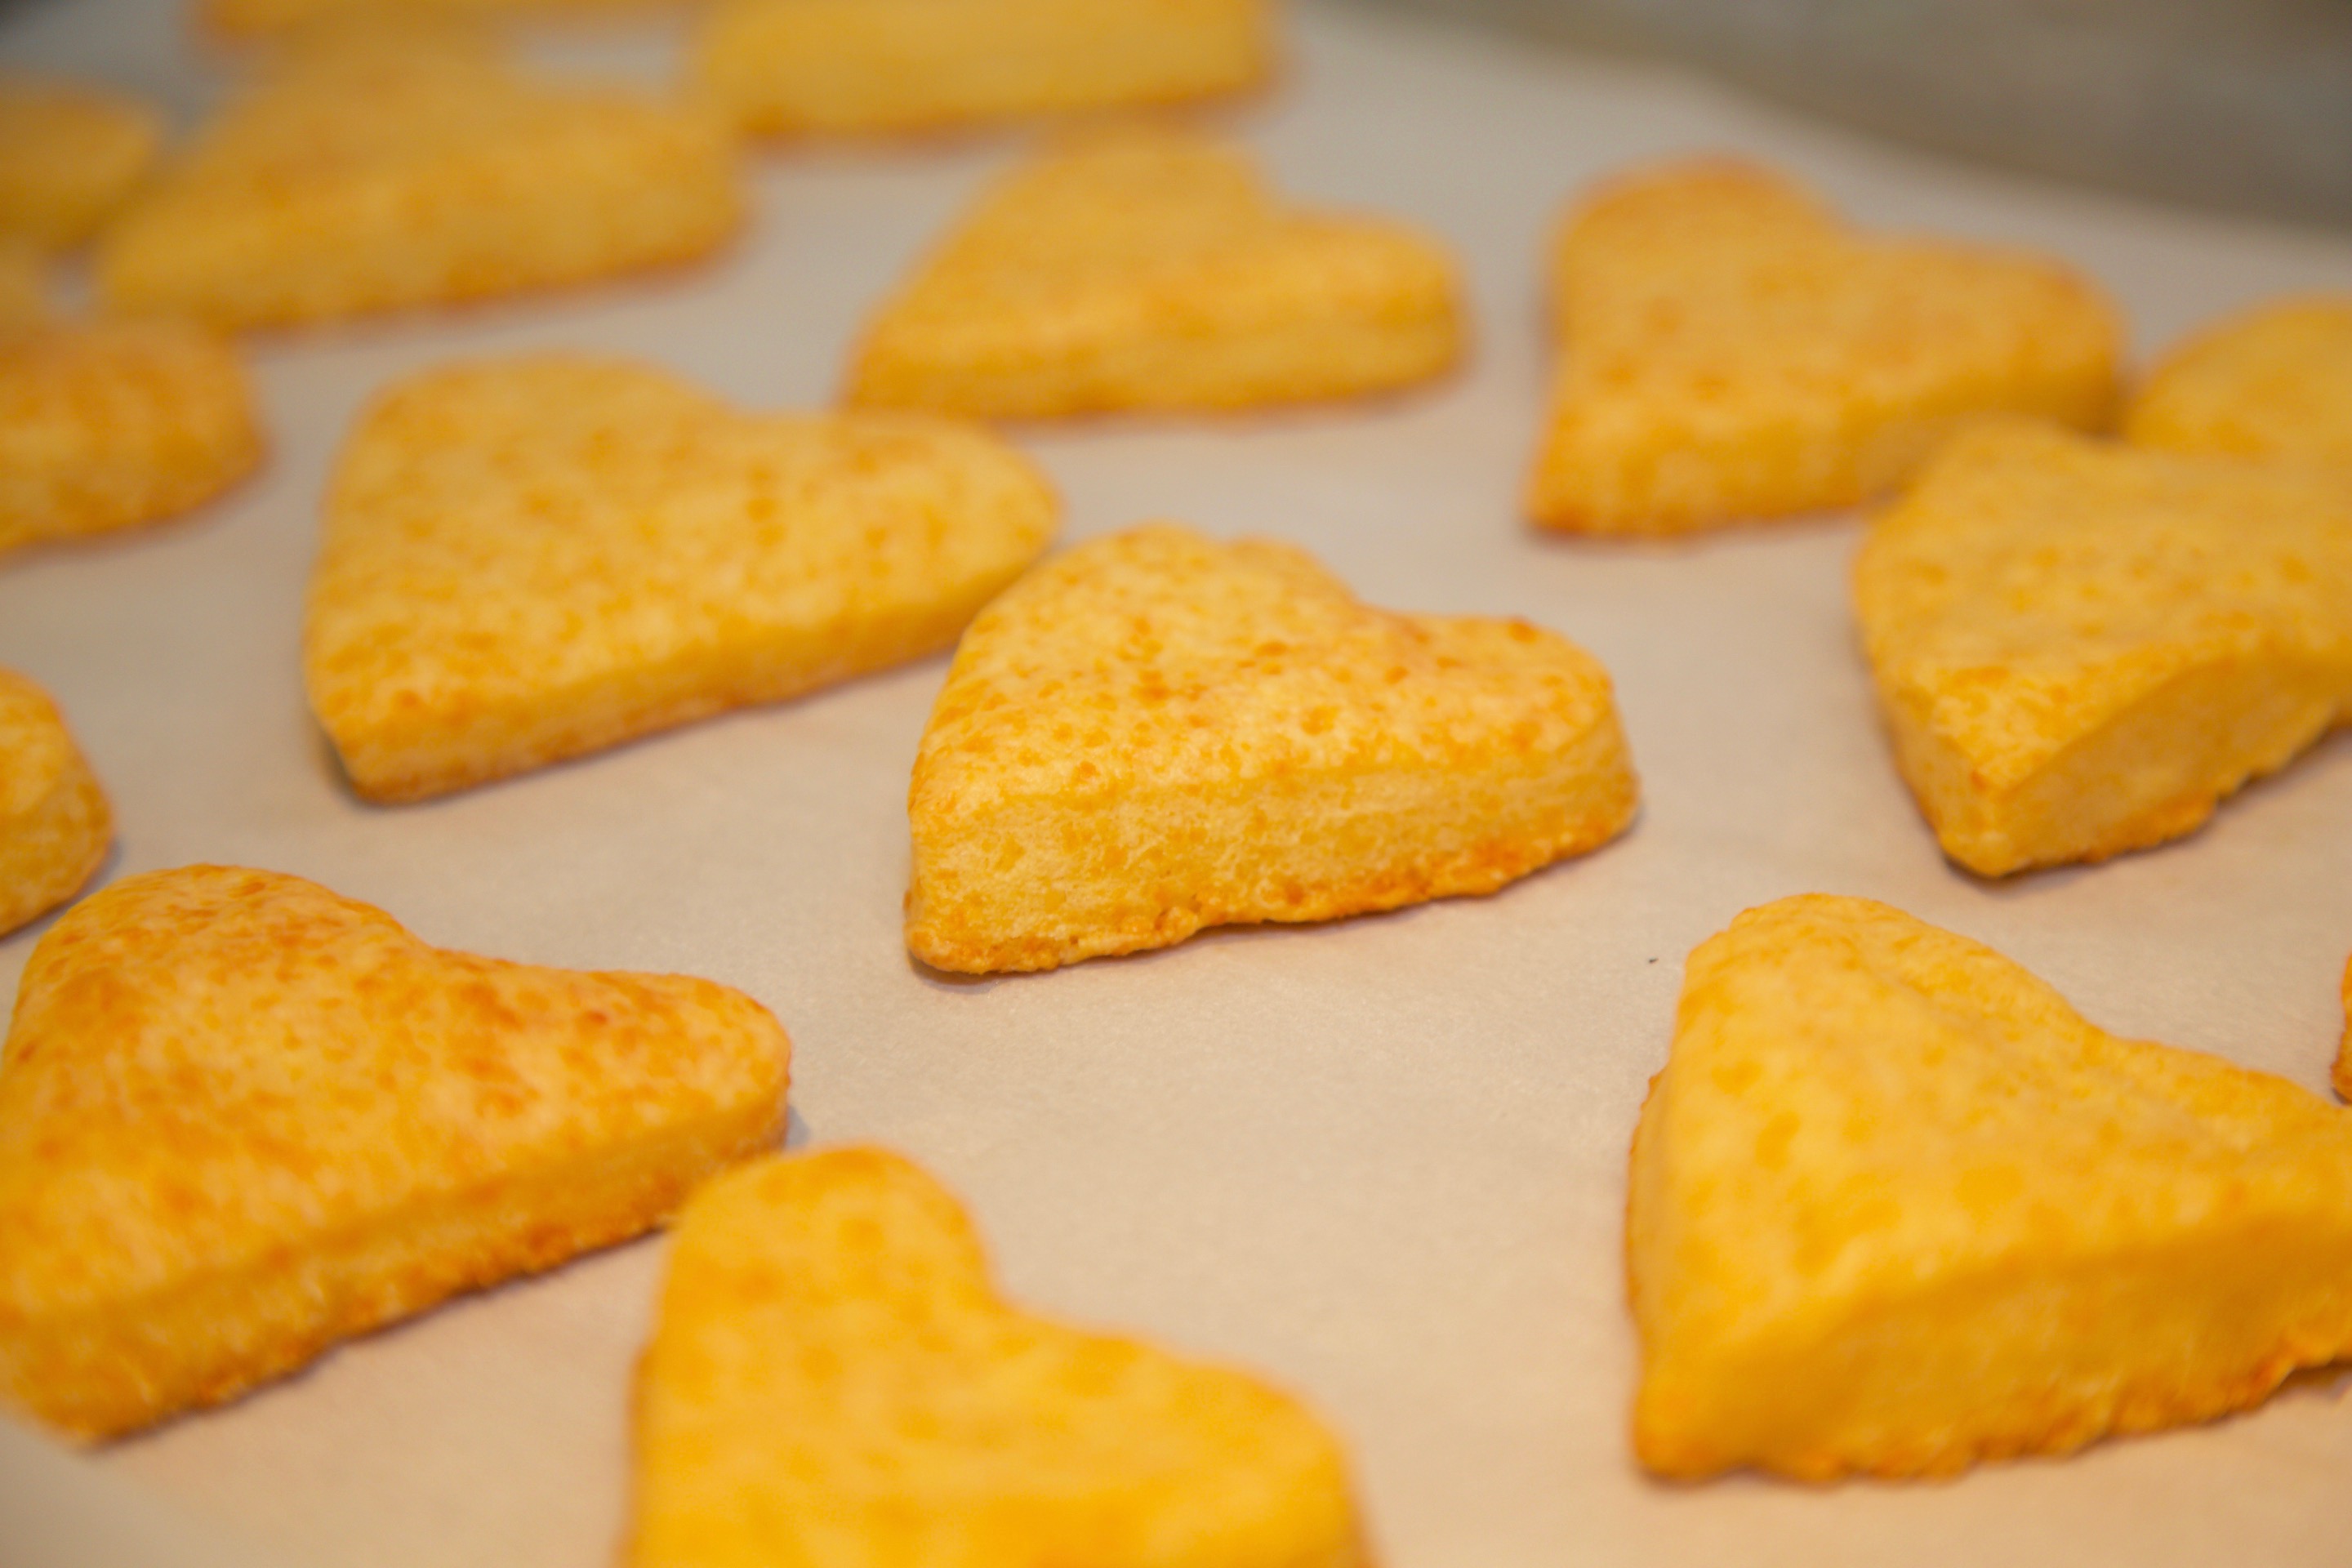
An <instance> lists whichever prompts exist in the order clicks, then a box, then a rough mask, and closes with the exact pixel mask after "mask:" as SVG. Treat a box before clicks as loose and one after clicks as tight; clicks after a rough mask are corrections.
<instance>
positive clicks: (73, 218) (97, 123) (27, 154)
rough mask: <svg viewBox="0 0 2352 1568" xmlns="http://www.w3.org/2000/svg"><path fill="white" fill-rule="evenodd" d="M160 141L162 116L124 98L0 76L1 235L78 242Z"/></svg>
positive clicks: (39, 243) (50, 246)
mask: <svg viewBox="0 0 2352 1568" xmlns="http://www.w3.org/2000/svg"><path fill="white" fill-rule="evenodd" d="M162 146H163V116H162V115H161V114H159V113H158V112H157V111H156V110H155V109H154V107H153V106H152V104H149V103H147V102H145V101H144V100H140V99H137V98H133V97H131V95H130V94H128V93H121V92H115V91H112V90H110V89H105V88H99V87H92V86H89V85H88V84H86V83H82V82H74V81H62V80H56V79H47V78H37V77H24V76H0V237H6V238H9V239H16V240H22V241H24V242H26V244H29V245H32V246H34V247H37V248H39V249H43V250H60V249H63V248H65V247H68V246H71V245H78V244H79V243H80V242H81V241H82V240H84V239H86V238H88V237H89V235H90V233H91V232H92V231H93V230H95V229H96V228H97V227H98V226H99V224H100V222H101V221H102V220H103V219H104V218H105V217H106V216H108V215H109V214H110V213H111V212H113V211H114V209H115V208H116V207H117V206H119V205H121V203H122V200H123V198H124V197H126V196H128V195H130V194H131V189H132V188H133V187H134V186H136V185H137V184H138V183H139V181H140V179H141V177H142V175H144V174H146V173H147V171H148V169H149V167H150V166H151V165H152V164H153V163H154V161H155V154H156V153H157V152H158V151H159V150H160V149H161V148H162Z"/></svg>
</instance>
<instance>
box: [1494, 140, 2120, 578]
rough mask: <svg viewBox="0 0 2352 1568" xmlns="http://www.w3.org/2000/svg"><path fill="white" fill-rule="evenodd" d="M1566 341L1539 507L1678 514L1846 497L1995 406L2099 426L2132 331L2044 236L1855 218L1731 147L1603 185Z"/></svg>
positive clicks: (1562, 279) (1668, 524) (1571, 297)
mask: <svg viewBox="0 0 2352 1568" xmlns="http://www.w3.org/2000/svg"><path fill="white" fill-rule="evenodd" d="M1551 287H1552V309H1553V315H1554V320H1555V324H1556V329H1557V331H1558V332H1559V340H1560V363H1559V370H1558V372H1557V373H1556V374H1555V376H1554V379H1553V384H1552V397H1551V409H1550V413H1549V416H1548V417H1547V420H1546V424H1545V428H1544V432H1543V436H1542V445H1541V449H1540V451H1539V452H1538V456H1537V459H1536V466H1535V471H1534V473H1533V475H1532V476H1531V477H1530V479H1529V481H1528V512H1529V514H1530V515H1531V516H1532V517H1533V518H1534V519H1535V521H1538V522H1539V523H1541V524H1543V525H1544V526H1546V527H1548V528H1558V529H1567V530H1571V531H1580V532H1591V533H1672V532H1680V531H1686V530H1690V529H1699V528H1710V527H1716V526H1718V525H1720V524H1723V523H1727V522H1732V521H1738V520H1739V519H1742V518H1747V517H1765V516H1772V515H1776V514H1781V513H1788V512H1799V511H1811V510H1817V509H1820V508H1824V507H1837V506H1848V505H1852V504H1853V503H1854V502H1857V501H1861V500H1867V499H1869V498H1870V497H1872V496H1874V495H1878V494H1880V493H1882V492H1884V491H1885V490H1887V489H1891V488H1892V487H1893V486H1895V484H1897V483H1898V482H1900V481H1901V480H1902V479H1904V478H1905V477H1906V475H1908V474H1909V473H1910V472H1911V471H1912V470H1913V469H1914V468H1916V467H1917V466H1918V465H1919V463H1920V462H1921V461H1922V460H1923V459H1925V458H1927V455H1928V454H1929V453H1930V452H1931V451H1932V450H1933V449H1934V448H1935V447H1936V446H1937V444H1938V443H1939V442H1940V441H1942V440H1943V439H1944V437H1946V436H1948V434H1950V432H1951V431H1952V429H1953V428H1954V427H1955V426H1956V425H1958V423H1960V422H1962V421H1964V420H1966V419H1968V418H1969V417H1970V416H1976V415H1980V414H1984V413H1987V412H1996V411H2002V410H2007V411H2013V412H2017V413H2025V414H2037V415H2043V416H2048V417H2051V418H2053V419H2057V420H2060V421H2063V422H2064V423H2068V424H2074V425H2083V426H2090V425H2094V424H2095V423H2097V422H2098V421H2100V420H2102V419H2104V418H2105V416H2106V415H2107V413H2108V409H2109V406H2110V404H2111V403H2112V400H2113V398H2114V395H2115V378H2116V368H2115V367H2116V355H2117V353H2118V348H2119V342H2120V337H2121V331H2120V328H2119V326H2118V323H2117V321H2116V314H2115V311H2114V310H2113V309H2112V308H2111V307H2110V306H2109V305H2108V304H2107V303H2106V301H2105V298H2104V297H2103V296H2102V295H2101V294H2100V293H2099V291H2098V290H2097V289H2095V287H2093V286H2092V285H2091V284H2090V283H2089V282H2088V281H2086V280H2085V279H2083V278H2082V277H2081V276H2079V275H2078V274H2076V273H2074V271H2072V270H2071V269H2069V268H2065V267H2063V266H2061V265H2060V264H2058V263H2056V262H2053V261H2051V260H2047V259H2045V258H2040V257H2035V256H2031V255H2026V254H2021V253H2015V252H2009V251H2001V250H1994V249H1989V248H1984V247H1974V246H1964V245H1958V244H1954V243H1952V242H1949V241H1945V240H1924V239H1864V238H1860V237H1856V236H1855V235H1853V233H1852V232H1851V231H1849V230H1848V229H1846V228H1845V227H1844V226H1842V225H1841V224H1840V223H1839V222H1838V221H1837V219H1836V217H1835V216H1834V215H1832V213H1831V212H1829V211H1828V210H1827V209H1826V208H1824V207H1823V206H1822V205H1821V204H1820V203H1819V202H1817V201H1816V200H1814V198H1813V197H1812V196H1811V195H1810V194H1808V193H1807V192H1806V191H1804V190H1803V189H1802V188H1801V187H1799V186H1798V185H1796V184H1793V183H1792V182H1790V181H1789V180H1787V179H1784V178H1782V177H1781V176H1780V175H1778V174H1773V173H1771V172H1770V171H1769V170H1766V169H1762V168H1759V167H1755V166H1753V165H1749V164H1745V163H1735V162H1731V161H1727V160H1713V161H1702V162H1695V163H1675V164H1668V165H1666V166H1664V167H1662V168H1658V169H1654V170H1650V171H1646V172H1643V173H1642V174H1634V175H1629V176H1627V177H1625V178H1622V179H1620V180H1617V181H1615V182H1612V184H1608V185H1606V186H1604V187H1603V188H1602V189H1601V191H1600V192H1599V193H1598V194H1597V195H1594V196H1593V197H1592V198H1591V200H1589V201H1588V202H1586V203H1585V204H1584V205H1582V206H1581V207H1580V209H1579V210H1578V211H1577V212H1576V213H1575V214H1574V215H1573V216H1572V217H1571V218H1570V221H1569V223H1568V224H1567V225H1566V226H1565V227H1564V228H1563V229H1562V230H1561V232H1560V236H1559V241H1558V242H1557V245H1556V247H1555V249H1554V252H1553V256H1552V279H1551Z"/></svg>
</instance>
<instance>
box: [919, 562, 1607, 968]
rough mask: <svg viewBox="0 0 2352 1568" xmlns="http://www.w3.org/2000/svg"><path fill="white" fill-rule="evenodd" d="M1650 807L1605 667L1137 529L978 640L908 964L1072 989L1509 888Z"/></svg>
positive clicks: (935, 789)
mask: <svg viewBox="0 0 2352 1568" xmlns="http://www.w3.org/2000/svg"><path fill="white" fill-rule="evenodd" d="M1635 788H1636V786H1635V783H1634V778H1633V764H1632V762H1631V759H1630V758H1629V756H1628V754H1627V752H1626V748H1625V740H1624V735H1623V732H1622V730H1621V729H1620V727H1619V724H1618V720H1617V710H1616V707H1615V705H1614V702H1613V700H1612V695H1611V690H1610V682H1609V677H1608V674H1607V672H1606V671H1605V670H1603V669H1602V668H1601V665H1600V663H1599V662H1598V661H1597V660H1595V659H1594V658H1592V657H1591V655H1589V654H1587V653H1585V652H1584V651H1583V650H1582V649H1581V648H1579V647H1576V646H1575V645H1574V644H1572V643H1570V642H1569V641H1567V640H1566V639H1565V638H1563V637H1558V636H1555V635H1554V634H1552V633H1550V632H1546V631H1540V630H1538V629H1537V628H1535V627H1532V626H1528V625H1527V624H1526V623H1524V622H1520V621H1507V620H1488V619H1484V618H1479V617H1470V616H1403V615H1391V614H1388V613H1385V612H1383V611H1380V610H1374V609H1370V608H1367V607H1366V606H1364V605H1360V604H1359V603H1357V602H1356V600H1355V599H1354V597H1353V596H1351V595H1349V592H1348V590H1347V589H1346V587H1345V586H1344V585H1342V584H1340V583H1339V582H1338V581H1337V580H1335V579H1334V578H1332V577H1331V576H1330V575H1329V574H1328V573H1326V572H1325V571H1324V570H1323V569H1322V568H1321V567H1320V566H1318V564H1316V563H1315V562H1314V561H1313V560H1312V559H1310V558H1309V557H1308V556H1307V555H1306V554H1304V553H1303V552H1299V551H1297V550H1294V549H1291V548H1289V547H1287V546H1286V545H1280V544H1273V543H1267V542H1258V541H1247V542H1242V543H1239V544H1233V545H1224V544H1218V543H1214V542H1211V541H1209V540H1206V539H1203V538H1202V537H1201V536H1200V535H1198V534H1195V533H1193V532H1192V531H1189V530H1185V529H1182V528H1178V527H1174V526H1171V525H1164V524H1162V525H1156V526H1151V527H1146V528H1139V529H1134V530H1131V531H1128V532H1125V533H1121V534H1117V535H1114V536H1112V537H1110V538H1108V539H1102V540H1097V541H1094V542H1089V543H1087V544H1085V545H1082V546H1080V547H1079V548H1077V549H1076V550H1073V551H1071V552H1068V553H1067V554H1066V555H1063V556H1061V557H1059V558H1057V559H1055V560H1054V561H1051V562H1048V563H1046V564H1045V565H1044V566H1042V567H1040V568H1038V569H1037V570H1036V571H1034V572H1033V573H1031V574H1029V575H1028V576H1027V577H1025V578H1024V579H1023V580H1022V581H1021V582H1019V583H1017V584H1014V585H1013V587H1012V588H1011V589H1010V590H1008V591H1007V592H1006V593H1005V594H1004V595H1003V597H1001V598H999V599H998V600H997V601H996V602H995V603H994V604H992V605H990V606H989V607H988V608H987V609H986V610H985V611H983V612H982V615H981V616H980V617H979V619H977V620H975V621H974V622H973V623H972V626H971V630H970V631H968V632H967V633H965V634H964V638H963V642H962V645H961V647H959V648H958V649H957V650H956V658H955V664H954V665H953V667H952V668H950V670H949V671H948V680H947V685H946V688H945V689H943V690H942V691H941V692H940V699H939V702H938V705H937V706H936V707H935V708H934V709H933V710H932V711H931V721H930V724H929V727H928V728H927V729H926V730H925V731H924V732H923V742H922V748H921V750H920V751H919V752H918V754H917V757H916V761H915V776H914V785H913V790H912V793H911V796H910V800H909V805H908V812H909V816H910V817H911V819H912V825H913V832H914V847H915V849H914V881H913V886H912V888H911V889H910V890H909V891H908V896H907V945H908V948H909V949H911V950H912V951H913V952H914V953H915V955H916V956H917V957H919V958H920V959H922V960H923V961H924V962H925V963H929V964H932V965H935V966H937V967H939V968H941V969H948V970H959V971H964V972H968V973H983V972H988V971H993V970H1034V969H1051V968H1055V967H1056V966H1058V965H1061V964H1065V963H1076V961H1078V960H1080V959H1085V958H1092V957H1096V956H1098V955H1102V954H1107V953H1120V952H1137V951H1139V950H1141V949H1145V948H1155V947H1165V946H1168V945H1169V944H1171V943H1172V942H1181V941H1183V940H1184V939H1185V938H1186V937H1188V936H1191V935H1192V933H1193V932H1194V931H1199V930H1201V929H1202V928H1203V927H1207V926H1213V925H1223V924H1230V923H1237V922H1252V921H1323V920H1331V919H1334V918H1336V917H1339V916H1341V915H1349V914H1357V913H1360V912H1363V911H1366V910H1386V909H1394V908H1396V907H1398V906H1400V905H1402V904H1409V903H1415V902H1419V901H1421V900H1426V899H1436V898H1445V897H1450V896H1454V895H1456V894H1465V893H1486V892H1491V891H1493V890H1494V889H1496V888H1499V887H1501V886H1502V885H1503V884H1504V883H1506V882H1508V881H1510V880H1512V879H1514V878H1517V877H1522V876H1525V875H1527V874H1528V872H1530V871H1533V870H1535V869H1537V868H1538V867H1541V866H1545V865H1548V864H1549V863H1551V862H1552V861H1555V860H1558V859H1560V858H1564V857H1567V856H1571V855H1579V854H1582V853H1584V852H1586V851H1588V850H1591V849H1593V848H1596V847H1599V846H1600V845H1601V844H1604V843H1606V842H1607V841H1608V840H1610V839H1611V838H1613V837H1616V836H1617V835H1618V834H1619V833H1621V832H1622V831H1623V830H1624V827H1625V826H1626V824H1627V823H1628V822H1630V821H1631V820H1632V818H1633V804H1634V796H1635Z"/></svg>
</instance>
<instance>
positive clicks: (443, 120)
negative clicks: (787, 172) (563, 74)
mask: <svg viewBox="0 0 2352 1568" xmlns="http://www.w3.org/2000/svg"><path fill="white" fill-rule="evenodd" d="M742 213H743V199H742V195H741V193H740V189H739V188H738V184H737V179H736V171H735V167H734V153H733V149H732V146H731V143H730V138H729V136H728V134H727V132H725V130H724V129H723V128H722V127H721V126H720V125H719V121H717V120H716V119H715V118H714V117H712V116H710V115H708V114H705V113H703V112H701V111H699V110H691V109H687V108H683V107H677V106H672V105H667V104H663V103H660V102H657V101H656V100H651V99H648V98H646V97H643V96H642V95H639V94H636V93H633V92H629V91H625V90H622V89H611V88H591V87H583V86H559V85H556V84H553V83H551V82H547V81H543V80H534V79H529V78H526V77H524V76H522V75H520V74H517V73H515V72H513V71H510V70H509V68H507V67H506V65H505V64H504V63H503V61H501V60H500V58H499V57H498V55H497V54H496V52H495V51H493V50H492V49H491V48H490V47H488V45H487V44H485V43H483V42H482V41H481V40H479V39H478V38H476V37H474V36H473V35H471V34H469V33H466V32H463V31H461V30H457V29H454V28H449V29H444V28H439V27H434V26H424V25H420V24H415V23H411V24H407V25H403V26H392V25H389V24H377V25H362V24H357V23H352V24H346V25H343V26H337V27H334V28H331V29H328V30H325V31H321V32H315V33H310V34H307V35H304V36H302V37H300V38H299V39H298V40H297V41H296V42H294V43H291V44H289V45H288V46H287V47H285V48H284V49H283V50H282V51H281V52H280V53H279V54H278V56H276V57H274V58H273V59H272V61H271V62H270V64H269V65H268V67H267V68H265V70H264V74H263V77H262V79H261V80H260V82H259V83H258V84H257V86H255V87H254V88H253V89H250V90H249V91H248V92H247V94H246V95H245V96H244V97H242V98H241V99H239V100H236V101H234V102H232V103H231V104H230V105H229V107H228V108H227V109H226V110H225V111H224V112H223V113H222V115H221V117H220V118H219V120H218V121H215V123H214V124H212V125H211V126H209V127H208V128H207V129H205V131H204V132H202V133H201V134H200V135H198V137H197V138H196V139H195V141H194V144H193V145H192V146H191V147H190V148H189V149H188V151H187V152H186V153H184V155H182V156H180V157H178V158H176V159H174V160H173V161H172V163H170V164H169V165H168V166H167V167H166V168H165V170H164V172H163V174H162V175H161V176H160V177H159V178H158V179H157V180H156V181H155V182H154V183H153V184H151V185H150V186H149V187H148V189H147V191H146V192H145V194H144V195H142V196H140V197H139V198H138V199H136V200H135V201H133V202H132V203H131V205H130V206H129V207H128V208H127V209H126V210H125V211H124V212H123V213H122V215H121V216H120V217H119V218H117V219H116V220H115V221H114V223H113V224H111V225H110V226H109V227H108V228H107V230H106V232H105V233H104V235H102V236H101V237H100V242H99V248H98V256H97V277H98V286H99V292H100V297H101V298H102V299H103V300H105V302H106V303H107V305H108V306H110V308H111V309H113V310H117V311H124V312H168V313H173V314H186V315H192V316H195V317H198V318H200V319H202V320H205V321H211V322H214V323H215V324H217V325H221V326H227V327H250V326H266V325H274V324H283V323H290V322H299V321H321V320H326V319H329V318H332V317H339V316H349V315H354V314H359V313H362V312H366V311H372V310H393V309H397V308H401V307H404V306H415V305H426V304H436V303H443V302H448V301H454V300H471V299H477V298H481V297H484V296H488V295H497V294H506V293H511V292H514V291H517V290H520V289H536V288H542V287H549V286H553V285H559V284H567V283H576V282H581V281H584V280H586V279H596V278H604V277H608V276H611V275H613V274H615V273H621V272H627V271H631V270H635V269H638V268H646V267H652V266H656V265H659V264H662V263H667V262H674V261H681V260H685V259H687V258H691V257H697V256H700V255H702V254H704V253H705V252H707V251H709V250H710V249H712V248H713V247H716V246H718V245H719V243H720V242H721V241H722V240H724V239H726V238H727V237H729V236H730V235H731V234H732V233H734V231H735V229H736V227H737V226H738V225H739V224H740V221H741V218H742Z"/></svg>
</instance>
